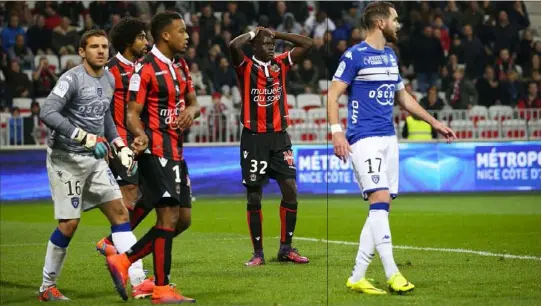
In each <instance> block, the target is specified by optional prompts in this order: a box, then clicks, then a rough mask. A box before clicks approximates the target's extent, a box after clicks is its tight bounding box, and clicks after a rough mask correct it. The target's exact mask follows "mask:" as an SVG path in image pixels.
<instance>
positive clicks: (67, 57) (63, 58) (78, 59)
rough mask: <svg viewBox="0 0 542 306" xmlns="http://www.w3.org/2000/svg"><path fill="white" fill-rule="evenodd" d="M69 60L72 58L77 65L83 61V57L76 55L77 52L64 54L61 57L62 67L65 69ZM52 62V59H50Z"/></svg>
mask: <svg viewBox="0 0 542 306" xmlns="http://www.w3.org/2000/svg"><path fill="white" fill-rule="evenodd" d="M69 60H72V61H73V63H74V64H75V65H76V66H77V65H79V64H81V62H82V61H83V60H82V59H81V57H80V56H79V55H75V54H69V55H62V56H61V57H60V69H61V70H62V69H64V68H66V63H67V62H68V61H69ZM49 62H50V61H49Z"/></svg>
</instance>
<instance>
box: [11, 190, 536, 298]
mask: <svg viewBox="0 0 542 306" xmlns="http://www.w3.org/2000/svg"><path fill="white" fill-rule="evenodd" d="M263 205H264V206H263V213H264V236H265V238H264V247H265V255H266V260H267V265H265V266H263V267H255V268H246V267H244V266H243V263H244V261H246V260H247V259H248V258H249V257H250V255H251V243H250V240H249V239H248V229H247V225H246V213H245V203H244V200H243V198H242V197H238V198H221V199H216V198H213V199H212V198H198V200H197V202H195V203H194V207H193V222H192V227H191V228H190V229H189V230H188V231H187V232H186V233H185V234H183V235H182V236H181V237H179V238H177V239H176V240H175V242H174V247H173V252H174V255H173V264H172V271H171V280H172V282H174V283H176V284H177V286H178V287H179V288H180V289H181V290H182V292H183V293H184V294H186V295H187V296H190V297H194V298H196V299H197V300H198V304H199V305H540V271H541V270H540V268H541V267H540V194H535V193H528V194H465V195H408V196H402V197H400V199H398V200H397V201H395V202H394V203H393V204H392V210H391V213H390V223H391V226H392V233H393V243H394V245H395V246H398V248H396V249H395V250H394V255H395V259H396V262H397V263H398V265H399V267H400V270H401V271H402V272H403V274H404V275H405V276H406V277H407V279H408V280H409V281H411V282H413V283H414V284H415V285H416V290H415V291H414V292H413V293H412V294H409V295H406V296H396V295H387V296H381V297H372V296H364V295H361V294H358V293H354V292H350V291H349V290H347V289H346V287H345V283H346V279H347V277H348V276H349V275H350V272H351V270H352V267H353V263H354V258H355V255H356V251H357V246H356V243H357V241H358V239H359V233H360V230H361V228H362V226H363V222H364V221H365V218H366V216H367V209H368V207H367V203H366V202H363V201H362V200H361V199H360V198H359V197H352V196H348V197H346V196H334V197H332V198H330V199H329V200H328V199H326V198H325V197H303V196H302V197H301V199H300V208H299V213H298V223H297V228H296V237H298V238H299V239H297V240H295V237H294V246H296V247H297V248H299V250H300V252H301V253H302V254H303V255H306V256H308V257H309V258H310V259H311V263H310V264H308V265H292V264H281V263H278V262H275V261H274V260H273V259H274V257H275V256H276V252H277V249H278V238H277V236H279V234H280V232H279V231H280V221H279V200H278V199H276V198H266V199H264V204H263ZM154 220H155V216H154V214H151V215H149V216H148V217H147V219H146V220H145V221H144V222H143V224H142V225H141V226H140V227H139V228H138V229H137V230H136V231H135V233H136V235H137V236H138V237H140V236H141V235H143V234H144V233H145V232H146V231H147V230H148V229H149V227H150V226H152V224H153V222H154ZM0 226H1V229H0V252H1V253H0V303H1V304H6V305H33V304H36V303H37V300H36V296H35V292H36V291H37V289H38V287H39V285H40V283H41V273H42V266H43V260H44V256H45V248H46V242H47V240H48V238H49V236H50V234H51V232H52V231H53V229H54V228H55V221H54V220H53V209H52V204H51V202H50V201H42V202H35V203H13V204H10V203H5V204H3V205H0ZM108 231H109V226H108V225H107V221H106V219H105V218H104V217H103V216H102V215H101V214H100V212H99V211H92V212H88V213H86V214H84V215H83V219H82V223H81V225H80V227H79V229H78V231H77V233H76V235H75V237H74V239H73V240H72V242H71V245H70V248H69V251H68V257H67V260H66V264H65V267H64V269H63V271H62V275H61V277H60V280H59V283H58V285H59V288H60V289H61V291H62V292H63V293H64V294H66V295H67V296H68V297H70V298H71V299H72V302H71V303H69V304H73V305H116V304H118V303H122V301H121V299H120V297H119V296H118V295H117V294H116V292H115V291H114V289H113V285H112V281H111V279H110V277H109V274H108V272H107V271H106V268H105V264H104V258H103V257H101V256H99V255H98V253H97V252H96V251H94V243H95V242H96V241H97V240H99V239H100V238H102V237H103V236H104V235H106V234H107V233H108ZM311 238H312V239H311ZM318 239H322V240H325V239H328V240H329V241H330V243H326V242H325V241H320V240H318ZM416 247H418V248H433V249H417V248H416ZM461 249H462V250H472V251H484V252H487V253H482V254H472V253H465V252H463V253H462V252H460V250H461ZM467 252H468V251H467ZM489 253H491V254H493V255H495V254H497V255H495V256H487V255H491V254H489ZM498 254H512V255H525V256H530V257H528V258H519V259H517V258H505V257H503V256H500V255H498ZM484 255H485V256H484ZM144 264H145V269H149V270H150V271H152V256H150V257H148V258H146V259H145V260H144ZM368 277H371V278H374V279H375V281H376V285H377V287H380V288H385V276H384V272H383V269H382V265H381V263H380V260H379V259H378V256H376V257H375V260H374V261H373V263H372V265H371V266H370V267H369V271H368ZM128 303H129V304H149V303H150V301H148V300H146V301H134V300H129V301H128Z"/></svg>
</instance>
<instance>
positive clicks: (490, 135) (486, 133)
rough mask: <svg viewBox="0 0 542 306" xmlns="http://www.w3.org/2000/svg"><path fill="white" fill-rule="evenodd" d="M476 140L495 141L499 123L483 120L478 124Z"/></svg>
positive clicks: (497, 136) (497, 135)
mask: <svg viewBox="0 0 542 306" xmlns="http://www.w3.org/2000/svg"><path fill="white" fill-rule="evenodd" d="M478 138H481V139H495V138H499V121H497V120H483V121H480V122H478Z"/></svg>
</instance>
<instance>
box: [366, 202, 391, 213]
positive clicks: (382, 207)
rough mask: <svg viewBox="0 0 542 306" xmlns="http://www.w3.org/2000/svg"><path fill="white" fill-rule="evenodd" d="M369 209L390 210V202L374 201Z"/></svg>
mask: <svg viewBox="0 0 542 306" xmlns="http://www.w3.org/2000/svg"><path fill="white" fill-rule="evenodd" d="M369 210H385V211H387V212H389V211H390V203H386V202H378V203H373V204H371V205H370V206H369Z"/></svg>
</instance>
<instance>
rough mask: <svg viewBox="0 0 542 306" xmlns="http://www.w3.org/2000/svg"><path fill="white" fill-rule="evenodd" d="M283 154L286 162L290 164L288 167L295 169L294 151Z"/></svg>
mask: <svg viewBox="0 0 542 306" xmlns="http://www.w3.org/2000/svg"><path fill="white" fill-rule="evenodd" d="M282 154H284V161H285V162H286V163H288V167H289V168H290V169H295V165H294V154H293V153H292V150H288V151H284V152H282Z"/></svg>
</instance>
